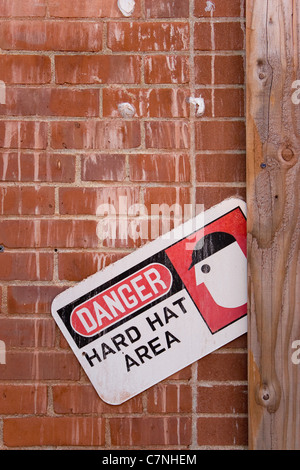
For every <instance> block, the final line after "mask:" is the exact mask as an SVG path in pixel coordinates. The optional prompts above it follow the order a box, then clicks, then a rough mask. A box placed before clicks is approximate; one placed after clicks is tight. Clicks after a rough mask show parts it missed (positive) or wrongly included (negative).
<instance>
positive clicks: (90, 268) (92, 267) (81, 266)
mask: <svg viewBox="0 0 300 470" xmlns="http://www.w3.org/2000/svg"><path fill="white" fill-rule="evenodd" d="M122 256H124V254H122V253H119V252H118V253H106V252H103V253H97V252H96V253H90V252H86V253H78V252H74V253H70V252H68V253H59V255H58V277H59V279H60V280H66V281H76V282H79V281H81V280H82V279H85V278H87V277H88V276H91V275H92V274H94V273H96V272H98V271H100V270H102V269H104V268H105V267H106V266H108V265H110V264H111V263H114V262H115V261H117V260H118V259H120V258H122Z"/></svg>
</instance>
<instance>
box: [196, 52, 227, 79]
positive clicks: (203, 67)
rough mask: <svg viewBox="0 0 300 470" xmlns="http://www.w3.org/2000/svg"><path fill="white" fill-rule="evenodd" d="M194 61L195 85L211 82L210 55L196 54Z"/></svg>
mask: <svg viewBox="0 0 300 470" xmlns="http://www.w3.org/2000/svg"><path fill="white" fill-rule="evenodd" d="M194 63H195V81H196V83H197V85H207V84H209V83H211V81H212V71H211V67H212V58H211V56H208V55H205V56H196V57H195V60H194ZM222 72H223V71H222ZM215 73H216V72H215ZM223 73H224V72H223Z"/></svg>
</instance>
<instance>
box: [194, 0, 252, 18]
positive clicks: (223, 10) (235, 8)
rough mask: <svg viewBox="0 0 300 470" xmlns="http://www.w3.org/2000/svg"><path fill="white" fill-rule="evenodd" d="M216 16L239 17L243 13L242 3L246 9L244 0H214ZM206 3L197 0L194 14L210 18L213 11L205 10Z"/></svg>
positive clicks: (214, 14)
mask: <svg viewBox="0 0 300 470" xmlns="http://www.w3.org/2000/svg"><path fill="white" fill-rule="evenodd" d="M213 3H214V7H215V8H214V10H213V16H214V17H217V18H218V17H235V16H236V17H239V16H241V15H242V4H243V11H244V6H245V5H244V3H245V2H244V1H242V2H241V1H240V0H231V1H230V2H224V1H223V0H214V2H213ZM205 9H206V3H205V2H203V1H202V0H195V7H194V15H195V16H198V17H201V18H208V17H210V16H211V11H205Z"/></svg>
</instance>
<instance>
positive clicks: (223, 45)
mask: <svg viewBox="0 0 300 470" xmlns="http://www.w3.org/2000/svg"><path fill="white" fill-rule="evenodd" d="M214 31H215V49H216V50H220V51H221V50H234V51H238V50H243V48H244V31H243V27H242V24H241V23H239V22H237V23H215V26H214Z"/></svg>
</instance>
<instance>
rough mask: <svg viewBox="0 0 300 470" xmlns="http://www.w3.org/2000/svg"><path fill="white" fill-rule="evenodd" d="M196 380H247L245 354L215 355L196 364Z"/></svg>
mask: <svg viewBox="0 0 300 470" xmlns="http://www.w3.org/2000/svg"><path fill="white" fill-rule="evenodd" d="M198 380H216V381H226V380H230V381H233V380H247V354H246V353H245V354H244V353H233V352H228V353H222V354H219V353H215V354H210V355H208V356H206V357H204V358H203V359H201V361H199V362H198Z"/></svg>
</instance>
